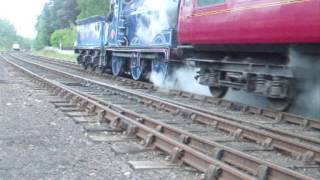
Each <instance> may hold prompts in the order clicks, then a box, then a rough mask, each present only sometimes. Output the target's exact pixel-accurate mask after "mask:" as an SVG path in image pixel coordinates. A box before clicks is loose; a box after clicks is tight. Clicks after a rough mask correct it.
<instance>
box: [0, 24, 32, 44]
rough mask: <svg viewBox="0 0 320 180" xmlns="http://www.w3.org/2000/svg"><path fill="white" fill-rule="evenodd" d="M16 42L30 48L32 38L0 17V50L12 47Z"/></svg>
mask: <svg viewBox="0 0 320 180" xmlns="http://www.w3.org/2000/svg"><path fill="white" fill-rule="evenodd" d="M14 43H18V44H20V47H21V48H23V49H30V46H31V40H30V39H26V38H23V37H21V36H19V35H17V33H16V29H15V28H14V26H13V25H12V24H11V23H10V22H9V21H7V20H5V19H0V50H5V49H10V48H11V47H12V45H13V44H14Z"/></svg>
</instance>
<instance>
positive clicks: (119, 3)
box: [75, 0, 320, 110]
mask: <svg viewBox="0 0 320 180" xmlns="http://www.w3.org/2000/svg"><path fill="white" fill-rule="evenodd" d="M110 4H111V5H110V11H109V14H108V15H107V17H100V16H95V17H90V18H87V19H83V20H79V21H77V29H78V35H77V44H76V47H75V52H76V53H78V54H79V56H78V62H79V64H81V65H82V66H83V67H84V69H90V70H92V71H100V72H107V71H108V72H112V73H113V75H115V76H122V75H124V74H126V75H130V76H131V77H132V78H133V79H134V80H140V79H143V78H148V77H150V74H152V73H157V74H162V75H164V77H165V76H170V72H172V71H175V68H178V67H179V66H194V67H196V68H198V69H200V70H199V72H198V74H197V75H196V77H195V78H196V79H197V80H198V82H199V83H200V84H202V85H206V86H208V87H209V88H210V91H211V93H212V95H213V96H215V97H223V96H224V95H225V94H226V92H227V90H228V89H229V88H232V89H235V90H243V91H247V92H251V93H254V94H257V95H259V96H263V97H266V98H268V99H269V101H270V102H271V104H272V105H273V108H274V109H277V110H284V109H286V108H287V107H288V106H289V105H290V102H291V100H292V98H294V95H295V84H296V82H297V81H298V79H299V78H301V76H302V75H303V74H304V73H303V71H302V73H301V70H299V68H297V67H294V66H293V65H291V60H290V58H289V53H290V51H298V52H301V53H308V54H317V53H320V0H259V1H254V0H113V1H112V2H111V3H110ZM301 61H303V59H301ZM185 83H188V82H185Z"/></svg>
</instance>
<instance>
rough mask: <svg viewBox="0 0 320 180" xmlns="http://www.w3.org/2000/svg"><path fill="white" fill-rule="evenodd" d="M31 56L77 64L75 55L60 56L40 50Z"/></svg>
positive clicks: (50, 51)
mask: <svg viewBox="0 0 320 180" xmlns="http://www.w3.org/2000/svg"><path fill="white" fill-rule="evenodd" d="M32 54H34V55H39V56H45V57H50V58H56V59H62V60H65V61H70V62H77V55H76V54H74V55H69V54H61V53H58V52H56V51H52V50H40V51H32Z"/></svg>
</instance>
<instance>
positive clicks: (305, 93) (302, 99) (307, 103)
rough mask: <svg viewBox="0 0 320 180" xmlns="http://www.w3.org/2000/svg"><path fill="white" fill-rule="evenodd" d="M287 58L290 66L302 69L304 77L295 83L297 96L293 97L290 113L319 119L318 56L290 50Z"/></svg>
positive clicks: (319, 68)
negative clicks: (297, 91)
mask: <svg viewBox="0 0 320 180" xmlns="http://www.w3.org/2000/svg"><path fill="white" fill-rule="evenodd" d="M289 57H290V66H291V67H298V68H303V75H305V76H306V77H305V78H304V79H303V81H300V82H299V83H298V82H296V83H295V85H296V86H298V90H299V94H298V95H297V96H296V97H295V101H294V102H293V105H292V107H291V109H290V111H291V112H294V113H299V114H301V115H304V116H307V117H314V118H320V78H319V77H320V55H319V54H318V55H313V56H312V55H306V54H301V53H299V52H297V51H295V50H292V49H291V50H290V53H289Z"/></svg>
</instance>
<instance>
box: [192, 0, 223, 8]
mask: <svg viewBox="0 0 320 180" xmlns="http://www.w3.org/2000/svg"><path fill="white" fill-rule="evenodd" d="M224 2H225V0H198V6H200V7H202V6H210V5H216V4H221V3H224Z"/></svg>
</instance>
